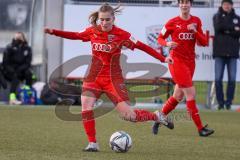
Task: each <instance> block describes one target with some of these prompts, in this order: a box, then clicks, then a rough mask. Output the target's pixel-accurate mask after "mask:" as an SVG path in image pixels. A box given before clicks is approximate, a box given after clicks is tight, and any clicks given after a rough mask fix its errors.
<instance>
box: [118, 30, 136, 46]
mask: <svg viewBox="0 0 240 160" xmlns="http://www.w3.org/2000/svg"><path fill="white" fill-rule="evenodd" d="M123 39H124V40H123V43H122V46H124V47H127V48H128V49H131V50H134V49H135V48H136V43H137V41H138V40H136V39H135V38H134V37H133V36H132V35H131V34H130V33H128V32H125V34H124V37H123Z"/></svg>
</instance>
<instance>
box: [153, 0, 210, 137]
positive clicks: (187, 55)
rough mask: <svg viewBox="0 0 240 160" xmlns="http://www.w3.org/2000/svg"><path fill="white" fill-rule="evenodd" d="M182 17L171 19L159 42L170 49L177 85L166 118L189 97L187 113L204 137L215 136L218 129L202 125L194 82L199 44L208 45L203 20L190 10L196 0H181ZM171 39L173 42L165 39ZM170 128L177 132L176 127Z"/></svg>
mask: <svg viewBox="0 0 240 160" xmlns="http://www.w3.org/2000/svg"><path fill="white" fill-rule="evenodd" d="M178 3H179V8H180V15H179V16H177V17H174V18H172V19H170V20H169V21H168V22H167V23H166V24H165V26H164V27H163V29H162V31H161V33H160V35H159V38H158V42H159V44H160V45H162V46H167V47H169V48H170V57H172V59H173V62H174V63H173V64H169V70H170V73H171V75H172V77H173V80H174V82H175V83H176V85H175V88H174V93H173V96H171V97H170V98H169V99H168V100H167V101H166V103H165V104H164V105H163V108H162V111H157V112H162V113H163V115H165V116H167V114H168V113H170V112H171V111H172V110H174V109H175V107H176V106H177V104H178V103H179V102H180V101H181V100H182V99H183V98H184V96H185V98H186V105H187V110H188V112H189V114H190V116H191V118H192V120H193V121H194V123H195V125H196V127H197V129H198V133H199V135H200V136H204V137H207V136H209V135H211V134H213V133H214V130H212V129H209V128H207V125H206V126H203V125H202V121H201V118H200V116H199V112H198V109H197V106H196V102H195V94H196V92H195V87H194V85H193V82H192V78H193V74H194V70H195V44H196V42H197V44H200V45H201V46H206V45H208V37H207V36H205V35H204V34H203V31H202V23H201V20H200V19H199V18H198V17H196V16H192V15H191V14H190V8H191V6H192V3H193V0H178ZM168 36H171V39H172V40H171V41H170V42H167V41H165V39H166V38H167V37H168ZM159 124H160V123H158V122H155V123H154V125H153V128H152V132H153V133H154V134H157V133H158V128H159ZM164 125H166V126H167V127H168V128H170V129H173V128H174V127H173V125H171V126H170V127H169V125H168V124H167V123H166V124H164Z"/></svg>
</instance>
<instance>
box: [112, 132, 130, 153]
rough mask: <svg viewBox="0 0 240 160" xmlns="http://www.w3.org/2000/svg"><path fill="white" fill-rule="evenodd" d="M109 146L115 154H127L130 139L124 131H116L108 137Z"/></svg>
mask: <svg viewBox="0 0 240 160" xmlns="http://www.w3.org/2000/svg"><path fill="white" fill-rule="evenodd" d="M109 145H110V147H111V149H112V150H113V151H115V152H122V153H124V152H127V151H128V150H129V149H130V148H131V146H132V138H131V137H130V136H129V134H127V133H126V132H124V131H117V132H115V133H113V134H112V136H111V137H110V141H109Z"/></svg>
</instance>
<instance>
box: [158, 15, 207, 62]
mask: <svg viewBox="0 0 240 160" xmlns="http://www.w3.org/2000/svg"><path fill="white" fill-rule="evenodd" d="M189 24H195V25H196V29H197V32H196V33H195V32H193V31H189V30H188V28H187V26H188V25H189ZM168 36H171V39H172V41H174V42H177V43H178V46H177V47H176V48H174V49H172V50H171V53H170V54H171V56H172V57H178V58H181V59H186V60H195V44H196V41H197V42H198V43H199V44H200V45H202V46H206V45H207V44H208V38H207V37H206V36H205V35H204V34H203V31H202V23H201V20H200V19H199V18H198V17H195V16H191V17H190V19H189V20H183V19H182V18H180V17H179V16H178V17H174V18H172V19H170V20H169V21H168V22H167V23H166V24H165V26H164V27H163V29H162V31H161V33H160V35H159V38H158V42H159V43H160V44H161V45H164V46H166V41H165V40H164V39H166V38H167V37H168Z"/></svg>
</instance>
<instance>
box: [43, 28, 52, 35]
mask: <svg viewBox="0 0 240 160" xmlns="http://www.w3.org/2000/svg"><path fill="white" fill-rule="evenodd" d="M44 32H45V33H48V34H53V30H52V29H50V28H44Z"/></svg>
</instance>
